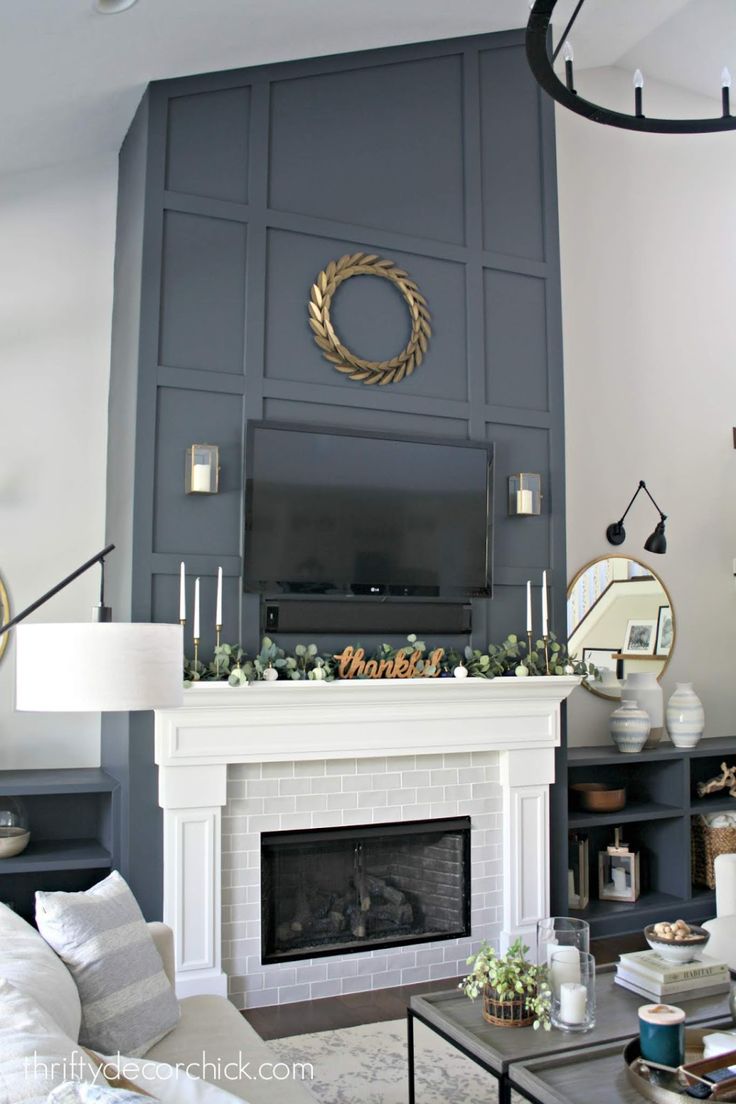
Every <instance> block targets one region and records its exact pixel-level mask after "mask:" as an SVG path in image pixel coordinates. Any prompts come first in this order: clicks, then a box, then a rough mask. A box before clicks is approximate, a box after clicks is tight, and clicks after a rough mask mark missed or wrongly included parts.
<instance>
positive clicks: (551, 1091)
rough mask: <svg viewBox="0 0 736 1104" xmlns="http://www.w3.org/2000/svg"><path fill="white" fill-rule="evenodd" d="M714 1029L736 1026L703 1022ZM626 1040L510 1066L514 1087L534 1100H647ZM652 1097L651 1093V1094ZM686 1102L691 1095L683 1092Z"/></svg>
mask: <svg viewBox="0 0 736 1104" xmlns="http://www.w3.org/2000/svg"><path fill="white" fill-rule="evenodd" d="M700 1026H701V1028H703V1027H708V1028H710V1029H711V1030H713V1031H725V1030H733V1026H734V1025H733V1021H732V1020H731V1019H730V1017H728V1018H725V1019H724V1018H718V1019H716V1020H714V1021H713V1022H712V1023H708V1024H701V1025H700ZM625 1045H626V1043H625V1040H624V1041H622V1040H620V1039H619V1040H617V1041H615V1042H610V1043H605V1044H604V1045H602V1046H595V1047H585V1048H582V1049H580V1050H577V1051H575V1050H572V1051H567V1052H565V1053H564V1054H549V1055H547V1056H546V1057H544V1058H534V1059H532V1060H531V1061H527V1062H518V1063H514V1064H513V1065H512V1066H511V1067H510V1069H509V1074H508V1076H509V1082H510V1086H511V1088H512V1089H513V1090H514V1091H516V1092H518V1093H520V1094H521V1095H522V1096H523V1097H524V1098H525V1099H526V1100H528V1101H531V1102H532V1104H591V1101H595V1104H644V1102H645V1100H646V1099H647V1097H646V1096H645V1095H644V1094H643V1093H642V1092H641V1091H640V1090H639V1088H638V1087H636V1086H635V1083H634V1081H633V1080H632V1078H631V1075H630V1073H629V1069H628V1066H627V1064H626V1059H625V1057H624V1047H625ZM649 1099H651V1097H649ZM681 1099H682V1101H683V1104H686V1102H687V1101H689V1100H691V1099H692V1098H691V1097H687V1096H684V1095H683V1096H682V1097H681Z"/></svg>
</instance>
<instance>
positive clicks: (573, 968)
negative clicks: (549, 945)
mask: <svg viewBox="0 0 736 1104" xmlns="http://www.w3.org/2000/svg"><path fill="white" fill-rule="evenodd" d="M549 981H550V986H551V989H552V992H553V993H554V995H555V996H557V995H559V992H560V988H561V986H562V985H564V984H565V982H574V983H575V984H576V985H579V984H580V951H579V950H578V949H577V947H553V949H552V956H551V964H550V970H549Z"/></svg>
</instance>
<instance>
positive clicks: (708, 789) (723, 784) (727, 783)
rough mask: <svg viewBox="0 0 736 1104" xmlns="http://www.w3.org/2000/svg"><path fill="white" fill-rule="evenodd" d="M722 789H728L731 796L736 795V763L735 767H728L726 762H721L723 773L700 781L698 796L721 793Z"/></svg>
mask: <svg viewBox="0 0 736 1104" xmlns="http://www.w3.org/2000/svg"><path fill="white" fill-rule="evenodd" d="M720 790H728V793H729V796H730V797H736V764H735V765H734V766H733V767H727V766H726V764H725V763H721V773H720V775H719V776H718V777H717V778H709V779H708V781H707V782H698V797H705V795H706V794H712V793H719V791H720Z"/></svg>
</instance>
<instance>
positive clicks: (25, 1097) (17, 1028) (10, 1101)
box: [0, 980, 95, 1104]
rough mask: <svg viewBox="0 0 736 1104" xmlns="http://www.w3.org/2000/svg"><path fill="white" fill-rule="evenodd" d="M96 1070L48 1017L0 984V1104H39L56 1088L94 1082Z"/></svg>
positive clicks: (32, 1002)
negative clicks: (0, 1102)
mask: <svg viewBox="0 0 736 1104" xmlns="http://www.w3.org/2000/svg"><path fill="white" fill-rule="evenodd" d="M94 1077H95V1068H94V1066H93V1065H92V1063H91V1062H90V1060H89V1058H88V1057H87V1055H86V1054H85V1053H84V1051H83V1050H81V1048H80V1047H78V1046H77V1044H76V1043H75V1041H74V1039H71V1038H69V1036H68V1035H65V1034H64V1032H63V1031H62V1030H61V1028H60V1027H59V1025H58V1024H57V1023H56V1022H55V1021H54V1020H53V1019H52V1017H51V1016H50V1015H49V1014H48V1012H47V1011H46V1010H45V1009H44V1008H42V1007H41V1005H40V1004H38V1003H37V1002H36V1001H35V1000H33V998H32V997H29V996H27V995H26V994H25V993H21V991H20V990H19V989H16V988H15V986H14V985H11V984H10V982H9V981H5V980H0V1100H2V1104H42V1102H45V1101H46V1098H47V1096H48V1094H49V1092H50V1091H51V1089H53V1088H55V1087H56V1086H57V1085H60V1084H62V1083H63V1082H64V1081H69V1080H76V1079H79V1080H84V1081H92V1080H94Z"/></svg>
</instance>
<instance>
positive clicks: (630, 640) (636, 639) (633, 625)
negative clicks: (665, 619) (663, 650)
mask: <svg viewBox="0 0 736 1104" xmlns="http://www.w3.org/2000/svg"><path fill="white" fill-rule="evenodd" d="M658 620H659V619H658V618H656V617H655V618H651V619H649V618H635V619H634V620H633V621H629V623H628V625H627V626H626V635H625V637H624V646H623V649H622V651H623V653H624V655H654V647H655V644H656V642H657V623H658Z"/></svg>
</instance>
